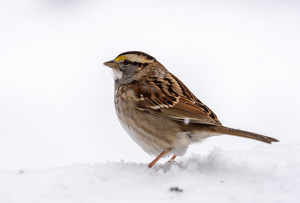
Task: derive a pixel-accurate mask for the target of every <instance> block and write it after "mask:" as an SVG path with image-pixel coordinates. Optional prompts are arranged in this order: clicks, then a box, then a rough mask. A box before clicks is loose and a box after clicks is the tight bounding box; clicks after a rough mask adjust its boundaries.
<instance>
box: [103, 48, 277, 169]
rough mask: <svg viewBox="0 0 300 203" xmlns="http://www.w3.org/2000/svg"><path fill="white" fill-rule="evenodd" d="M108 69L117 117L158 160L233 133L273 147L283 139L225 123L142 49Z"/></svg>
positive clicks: (130, 133)
mask: <svg viewBox="0 0 300 203" xmlns="http://www.w3.org/2000/svg"><path fill="white" fill-rule="evenodd" d="M104 65H106V66H108V67H109V68H111V69H112V70H113V75H114V80H115V90H114V91H115V92H114V103H115V111H116V114H117V117H118V119H119V121H120V123H121V125H122V126H123V128H124V129H125V131H126V132H127V134H128V135H129V136H130V137H131V138H132V139H133V140H134V141H135V142H136V143H137V144H138V145H139V146H140V147H141V148H142V149H143V150H144V151H145V152H147V153H148V154H149V155H154V156H156V158H155V159H154V160H153V161H152V162H151V163H149V165H148V167H149V168H151V167H152V166H153V165H154V164H155V163H156V162H157V161H158V160H159V159H160V158H162V157H164V156H168V155H173V156H172V158H171V159H170V160H174V159H175V158H176V156H183V155H184V154H185V153H186V151H187V148H188V146H189V145H190V144H192V143H200V142H201V141H203V140H204V139H206V138H209V137H212V136H218V135H223V134H225V135H233V136H238V137H244V138H250V139H254V140H258V141H262V142H265V143H269V144H271V143H272V142H278V140H277V139H275V138H272V137H267V136H264V135H260V134H257V133H252V132H248V131H243V130H239V129H234V128H229V127H225V126H223V125H222V123H221V122H220V121H219V119H218V118H217V116H216V114H215V113H214V112H213V111H212V110H211V109H210V108H208V107H207V106H206V105H205V104H204V103H202V102H201V101H200V100H199V99H198V98H197V97H196V96H195V95H194V94H193V93H192V92H191V91H190V90H189V89H188V88H187V87H186V86H185V85H184V83H183V82H181V81H180V80H179V79H178V78H177V77H176V76H175V75H173V74H172V73H170V72H169V71H168V70H167V69H166V68H165V67H164V66H163V65H162V64H161V63H160V62H158V61H157V60H156V59H155V58H154V57H152V56H150V55H149V54H146V53H144V52H140V51H128V52H124V53H121V54H119V55H118V56H117V57H116V58H115V59H113V60H111V61H107V62H105V63H104Z"/></svg>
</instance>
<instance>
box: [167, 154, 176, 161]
mask: <svg viewBox="0 0 300 203" xmlns="http://www.w3.org/2000/svg"><path fill="white" fill-rule="evenodd" d="M175 158H176V155H173V156H172V158H171V159H170V160H169V161H168V162H170V161H172V160H174V159H175Z"/></svg>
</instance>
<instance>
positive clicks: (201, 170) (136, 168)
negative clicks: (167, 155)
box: [0, 144, 300, 203]
mask: <svg viewBox="0 0 300 203" xmlns="http://www.w3.org/2000/svg"><path fill="white" fill-rule="evenodd" d="M165 161H166V160H162V161H160V163H159V164H157V165H155V166H154V167H153V168H152V169H148V168H147V163H133V162H124V161H119V162H108V163H96V164H74V165H71V166H65V167H59V168H47V169H42V170H33V169H23V170H14V171H3V170H2V171H0V202H6V203H17V202H23V203H27V202H40V203H45V202H49V203H50V202H51V203H54V202H73V203H76V202H135V201H138V202H166V203H168V202H206V203H210V202H262V203H265V202H291V203H292V202H299V191H300V164H299V163H300V145H296V144H294V145H293V144H290V145H288V144H286V145H270V146H265V147H255V148H252V149H249V150H244V151H239V152H235V151H229V150H223V149H220V148H217V147H215V148H213V149H212V150H211V152H210V153H209V154H208V155H199V154H192V155H190V156H186V157H183V158H178V159H176V161H175V162H171V163H164V162H165ZM172 188H173V189H172ZM175 188H178V189H177V190H182V191H176V189H175Z"/></svg>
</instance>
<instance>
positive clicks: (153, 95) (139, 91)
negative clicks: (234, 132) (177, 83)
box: [132, 84, 220, 125]
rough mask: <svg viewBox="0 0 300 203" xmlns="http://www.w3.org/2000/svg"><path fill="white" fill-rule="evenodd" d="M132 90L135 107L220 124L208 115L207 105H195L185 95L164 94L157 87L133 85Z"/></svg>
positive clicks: (182, 119) (157, 113) (159, 113)
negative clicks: (134, 96)
mask: <svg viewBox="0 0 300 203" xmlns="http://www.w3.org/2000/svg"><path fill="white" fill-rule="evenodd" d="M132 89H133V91H134V93H135V95H136V96H137V99H136V108H137V109H139V110H142V111H147V112H149V113H151V114H154V115H158V116H163V117H166V118H168V119H174V120H180V121H184V120H185V119H188V120H189V122H191V123H201V124H208V125H220V122H219V121H218V120H214V119H213V118H212V117H210V116H209V112H211V111H210V110H209V108H208V107H206V106H205V105H204V104H202V103H201V106H199V105H197V104H196V103H194V102H193V101H191V100H189V99H188V98H185V97H180V96H171V95H166V94H165V93H163V91H161V90H159V89H157V87H156V88H155V87H151V86H147V85H137V84H136V85H134V86H133V88H132Z"/></svg>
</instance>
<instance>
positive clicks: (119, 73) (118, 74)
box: [113, 69, 123, 80]
mask: <svg viewBox="0 0 300 203" xmlns="http://www.w3.org/2000/svg"><path fill="white" fill-rule="evenodd" d="M113 75H114V79H115V80H116V79H121V78H122V77H123V72H122V71H119V70H116V69H113Z"/></svg>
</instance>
